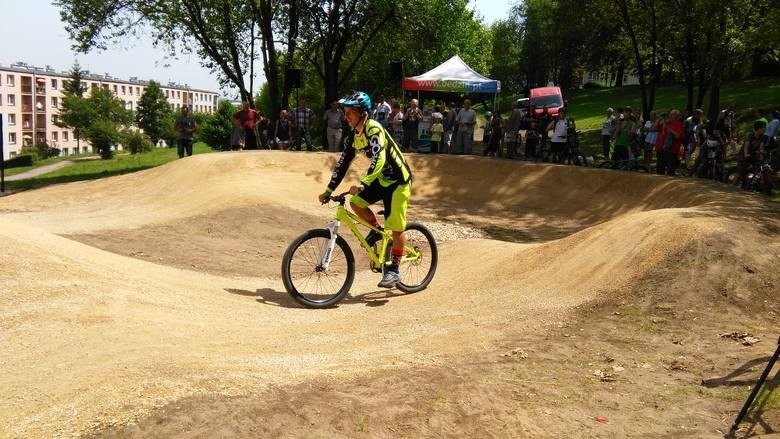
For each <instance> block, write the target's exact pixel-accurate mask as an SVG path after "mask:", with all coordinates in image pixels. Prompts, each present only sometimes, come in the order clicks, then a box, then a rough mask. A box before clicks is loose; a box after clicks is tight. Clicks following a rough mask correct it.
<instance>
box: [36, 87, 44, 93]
mask: <svg viewBox="0 0 780 439" xmlns="http://www.w3.org/2000/svg"><path fill="white" fill-rule="evenodd" d="M35 93H37V94H39V95H45V94H46V87H35Z"/></svg>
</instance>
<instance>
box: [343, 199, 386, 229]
mask: <svg viewBox="0 0 780 439" xmlns="http://www.w3.org/2000/svg"><path fill="white" fill-rule="evenodd" d="M349 206H350V207H352V211H353V212H355V213H356V214H357V215H358V216H359V217H360V218H362V219H363V220H364V221H365V222H367V223H369V224H371V225H372V226H374V227H379V221H378V220H377V219H376V215H374V212H373V211H372V210H371V208H369V207H361V206H358V205H357V204H355V202H354V201H350V202H349Z"/></svg>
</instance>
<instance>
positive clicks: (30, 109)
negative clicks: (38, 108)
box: [22, 105, 33, 113]
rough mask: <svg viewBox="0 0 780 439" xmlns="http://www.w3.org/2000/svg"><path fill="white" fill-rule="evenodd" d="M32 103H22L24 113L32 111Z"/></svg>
mask: <svg viewBox="0 0 780 439" xmlns="http://www.w3.org/2000/svg"><path fill="white" fill-rule="evenodd" d="M32 108H33V107H32V105H22V113H32Z"/></svg>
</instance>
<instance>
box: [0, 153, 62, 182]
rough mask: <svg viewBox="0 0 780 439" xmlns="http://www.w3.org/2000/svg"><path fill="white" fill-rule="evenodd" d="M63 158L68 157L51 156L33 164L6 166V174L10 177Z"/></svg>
mask: <svg viewBox="0 0 780 439" xmlns="http://www.w3.org/2000/svg"><path fill="white" fill-rule="evenodd" d="M63 160H67V158H66V157H50V158H48V159H44V160H39V161H37V162H35V163H33V164H32V166H19V167H18V168H6V169H5V176H6V177H10V176H12V175H16V174H21V173H22V172H27V171H29V170H30V169H35V168H40V167H41V166H45V165H51V164H52V163H57V162H61V161H63Z"/></svg>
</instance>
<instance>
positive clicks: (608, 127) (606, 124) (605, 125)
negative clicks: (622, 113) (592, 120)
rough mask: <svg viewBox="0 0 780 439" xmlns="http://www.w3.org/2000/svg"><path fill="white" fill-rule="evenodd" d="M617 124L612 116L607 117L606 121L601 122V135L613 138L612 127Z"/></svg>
mask: <svg viewBox="0 0 780 439" xmlns="http://www.w3.org/2000/svg"><path fill="white" fill-rule="evenodd" d="M614 122H615V118H614V117H612V116H609V117H605V118H604V121H603V122H601V135H602V136H611V135H612V127H613V123H614Z"/></svg>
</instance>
